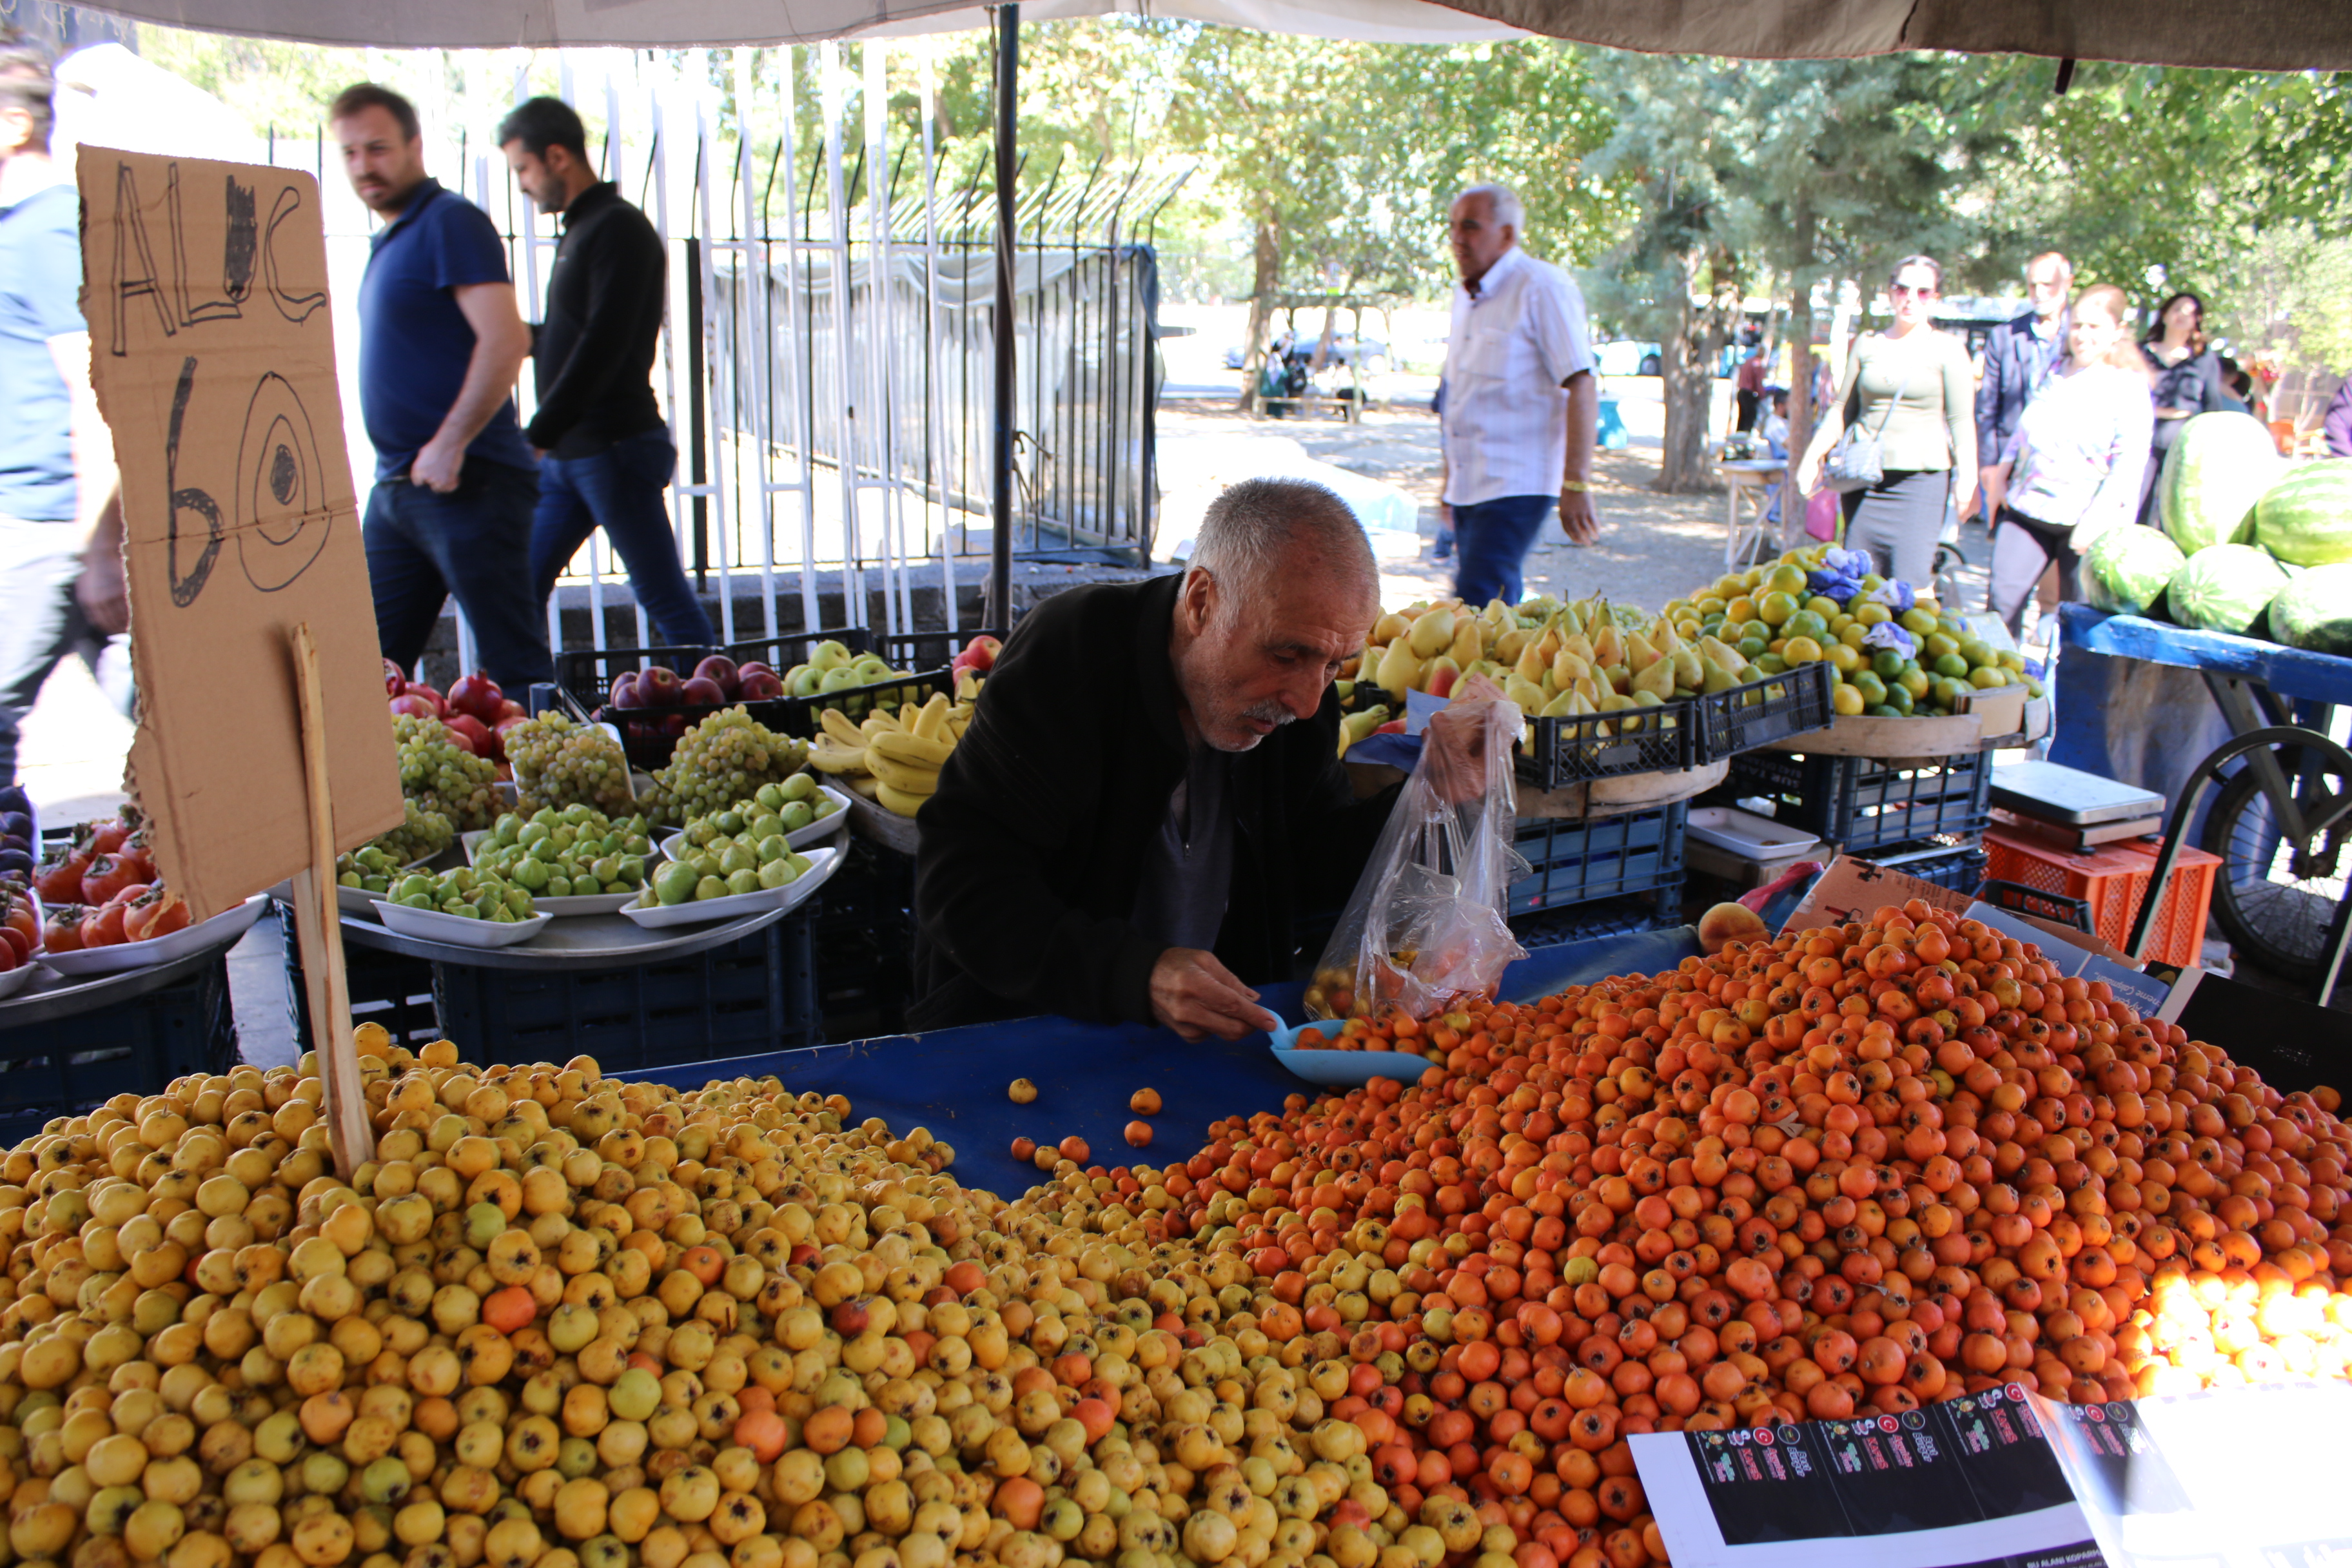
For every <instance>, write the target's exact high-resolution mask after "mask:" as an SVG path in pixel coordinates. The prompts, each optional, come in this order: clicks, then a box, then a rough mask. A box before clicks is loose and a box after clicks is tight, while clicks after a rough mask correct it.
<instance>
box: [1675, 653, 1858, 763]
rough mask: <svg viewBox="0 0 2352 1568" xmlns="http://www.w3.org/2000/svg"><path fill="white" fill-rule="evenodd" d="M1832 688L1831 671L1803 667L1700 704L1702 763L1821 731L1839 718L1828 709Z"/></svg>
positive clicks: (1709, 697)
mask: <svg viewBox="0 0 2352 1568" xmlns="http://www.w3.org/2000/svg"><path fill="white" fill-rule="evenodd" d="M1834 684H1835V680H1834V679H1833V672H1832V670H1831V668H1830V667H1829V666H1828V665H1826V664H1820V663H1815V664H1801V665H1799V666H1797V667H1796V668H1794V669H1790V670H1787V671H1785V672H1783V673H1781V674H1780V675H1774V676H1769V677H1767V678H1766V679H1762V680H1752V681H1749V682H1748V684H1747V685H1745V686H1735V687H1732V688H1730V689H1727V690H1723V691H1717V692H1710V693H1708V694H1707V695H1706V696H1704V697H1700V698H1697V699H1696V702H1697V704H1698V710H1699V719H1700V724H1699V734H1698V760H1699V761H1700V762H1702V763H1719V762H1721V761H1723V760H1724V759H1725V758H1726V757H1733V756H1738V754H1739V753H1740V752H1751V751H1754V750H1755V749H1756V748H1757V747H1759V746H1769V745H1771V744H1772V743H1773V742H1777V741H1785V740H1787V739H1789V737H1790V736H1792V735H1801V734H1804V733H1805V732H1807V731H1811V730H1819V729H1822V727H1824V726H1825V725H1827V724H1828V723H1829V722H1830V721H1831V720H1832V718H1833V717H1834V716H1835V715H1834V713H1833V711H1832V709H1831V707H1830V689H1831V688H1832V686H1833V685H1834Z"/></svg>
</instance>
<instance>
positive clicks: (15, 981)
mask: <svg viewBox="0 0 2352 1568" xmlns="http://www.w3.org/2000/svg"><path fill="white" fill-rule="evenodd" d="M39 957H40V955H39V954H38V953H36V954H35V955H34V956H33V957H32V958H28V959H26V960H25V962H24V963H20V964H18V965H17V966H16V968H14V969H12V970H10V971H8V973H5V974H0V996H14V995H15V994H16V993H17V992H19V991H22V990H23V989H24V988H25V987H26V986H27V985H30V984H32V983H33V975H34V974H35V973H36V970H35V969H34V964H35V963H37V961H38V959H39Z"/></svg>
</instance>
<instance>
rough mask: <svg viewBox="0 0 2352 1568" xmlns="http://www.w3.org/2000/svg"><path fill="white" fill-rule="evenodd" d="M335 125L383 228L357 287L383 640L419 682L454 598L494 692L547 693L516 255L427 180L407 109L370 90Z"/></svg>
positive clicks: (350, 97)
mask: <svg viewBox="0 0 2352 1568" xmlns="http://www.w3.org/2000/svg"><path fill="white" fill-rule="evenodd" d="M327 119H328V121H329V123H330V125H331V127H332V130H333V133H334V138H335V143H336V145H337V146H338V147H340V148H341V151H342V155H343V172H344V174H348V175H349V176H350V177H351V182H352V189H353V190H354V191H356V192H358V193H359V198H360V200H361V201H362V202H365V203H366V204H367V205H368V206H369V207H370V208H371V209H372V210H373V211H374V212H375V214H376V215H377V216H380V217H382V218H383V220H384V227H383V230H382V231H381V232H379V233H378V234H377V235H376V237H375V238H374V240H373V249H372V250H371V252H370V254H369V256H368V265H367V272H366V275H365V276H364V277H363V278H362V279H361V282H360V411H361V414H362V417H363V418H364V419H365V420H366V422H367V433H368V439H369V440H370V441H372V442H373V443H374V444H375V454H376V462H375V486H374V488H373V489H371V490H370V491H369V492H368V503H367V519H366V522H365V525H364V532H365V536H366V540H367V558H368V578H369V581H370V583H371V584H373V588H374V591H375V624H376V639H377V642H378V644H379V646H380V647H382V648H383V656H384V657H385V658H388V659H391V660H392V661H393V662H394V663H395V664H397V665H399V666H400V667H401V668H403V669H414V668H415V665H416V660H417V658H419V657H420V656H421V655H422V654H423V653H424V652H425V639H426V638H427V637H430V636H432V633H433V625H434V623H435V622H436V620H438V619H439V618H440V615H441V605H442V601H443V600H444V599H445V598H446V597H448V596H450V595H456V597H457V605H458V607H459V608H460V609H462V610H463V611H464V612H465V615H466V623H467V626H470V627H472V628H473V633H474V643H475V647H476V648H477V650H478V652H479V654H480V656H481V663H482V667H483V668H486V669H488V671H489V673H490V679H493V680H495V681H497V682H498V683H499V685H500V686H502V687H505V688H507V689H509V690H520V689H521V688H523V687H525V686H528V685H529V684H530V683H531V682H532V681H537V680H552V679H554V678H555V666H554V661H553V660H552V659H551V658H550V657H549V655H548V650H547V628H546V627H545V626H542V625H541V624H540V622H539V619H538V616H537V615H536V614H535V611H536V609H537V607H538V606H537V600H536V596H535V595H533V594H532V592H531V576H530V520H531V513H532V511H533V510H534V509H535V508H536V506H537V505H538V501H539V475H538V465H537V459H536V458H534V457H533V456H532V454H531V450H530V445H529V444H528V443H527V442H525V441H524V439H523V436H522V429H521V427H520V426H519V425H517V424H516V422H515V407H514V397H513V392H514V383H515V374H516V372H517V371H519V370H520V369H521V367H522V362H523V358H524V356H525V355H526V354H528V353H530V331H529V329H527V328H526V327H525V326H524V325H523V324H522V317H521V316H520V314H519V313H518V312H517V311H516V310H515V294H514V285H513V283H512V282H511V281H509V278H508V274H507V256H506V247H505V245H504V243H503V242H502V241H501V240H500V239H499V232H498V230H497V229H496V228H494V227H493V226H491V224H490V220H489V218H488V216H485V215H484V214H483V213H482V211H481V209H480V208H478V207H477V206H475V205H472V204H471V203H469V202H467V201H466V200H465V199H464V198H463V197H460V196H457V195H453V194H451V193H450V192H448V191H446V190H444V189H443V188H442V186H441V184H440V183H439V182H438V181H436V180H433V179H430V178H427V177H426V175H425V148H424V142H423V141H422V139H421V138H420V137H419V136H418V134H417V124H416V110H415V107H414V106H413V105H412V104H410V103H409V101H408V100H406V99H404V98H403V97H401V96H400V94H398V93H396V92H394V91H393V90H392V89H389V88H384V87H379V86H377V85H376V84H375V83H373V82H362V83H361V84H360V85H359V86H357V87H353V88H348V89H345V90H344V91H343V92H342V93H341V95H340V96H338V97H337V98H336V100H335V101H334V103H333V104H332V105H331V107H330V108H329V110H328V111H327Z"/></svg>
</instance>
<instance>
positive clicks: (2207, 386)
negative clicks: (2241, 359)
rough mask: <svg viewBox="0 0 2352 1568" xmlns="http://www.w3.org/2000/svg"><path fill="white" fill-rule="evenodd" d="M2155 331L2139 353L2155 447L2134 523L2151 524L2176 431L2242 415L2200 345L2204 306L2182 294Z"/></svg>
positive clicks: (2213, 356)
mask: <svg viewBox="0 0 2352 1568" xmlns="http://www.w3.org/2000/svg"><path fill="white" fill-rule="evenodd" d="M2156 322H2157V325H2156V330H2155V331H2152V332H2150V333H2149V334H2148V335H2147V339H2146V341H2144V342H2141V344H2140V346H2139V348H2140V353H2142V354H2143V355H2145V356H2146V357H2147V364H2148V369H2149V370H2150V371H2151V372H2153V373H2154V374H2155V376H2156V385H2155V387H2154V389H2153V395H2154V396H2155V398H2156V441H2155V443H2154V445H2153V447H2151V448H2150V456H2149V458H2148V463H2147V474H2146V476H2145V477H2143V478H2142V479H2141V481H2140V497H2139V520H2140V521H2142V522H2147V523H2153V522H2154V521H2156V516H2155V512H2156V481H2157V477H2158V474H2159V473H2160V472H2161V471H2162V469H2163V468H2164V455H2165V454H2166V453H2167V452H2169V451H2171V450H2172V444H2173V443H2174V442H2175V441H2178V440H2179V439H2180V427H2181V426H2183V425H2185V424H2187V423H2188V422H2189V420H2191V419H2193V418H2195V417H2196V416H2198V415H2200V414H2216V413H2221V412H2223V411H2225V410H2235V411H2237V412H2239V413H2243V412H2245V407H2246V405H2244V404H2242V403H2241V402H2239V401H2238V400H2237V399H2236V398H2234V397H2232V396H2231V395H2230V389H2229V387H2228V386H2226V385H2225V384H2223V383H2222V380H2221V354H2220V353H2216V352H2215V351H2214V349H2213V348H2212V346H2211V345H2210V344H2209V343H2207V342H2206V341H2205V301H2204V300H2200V299H2199V298H2198V297H2197V296H2196V295H2194V294H2191V293H2189V292H2187V291H2186V290H2183V291H2182V292H2180V293H2178V294H2175V295H2173V296H2172V297H2171V298H2170V299H2168V300H2166V301H2165V302H2164V307H2163V309H2161V310H2158V311H2157V313H2156Z"/></svg>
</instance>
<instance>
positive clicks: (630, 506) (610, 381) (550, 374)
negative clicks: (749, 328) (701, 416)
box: [499, 98, 715, 647]
mask: <svg viewBox="0 0 2352 1568" xmlns="http://www.w3.org/2000/svg"><path fill="white" fill-rule="evenodd" d="M499 146H500V147H501V148H502V149H503V150H504V151H505V153H506V156H507V166H508V167H509V168H510V169H512V170H513V171H514V176H515V183H516V184H519V185H520V186H521V187H522V191H523V195H527V196H529V197H530V199H531V200H532V201H534V202H536V203H538V204H539V210H540V211H541V212H543V213H560V214H562V217H563V237H562V239H561V240H560V241H558V242H557V244H556V247H555V262H554V265H553V266H552V268H551V269H550V270H549V272H548V280H547V314H546V319H545V320H544V321H541V323H540V324H539V326H538V327H537V328H536V329H534V330H533V331H532V334H531V365H532V373H533V376H534V379H535V380H536V382H537V384H538V387H539V407H538V410H537V411H536V412H535V413H534V414H532V416H531V419H530V424H529V425H528V426H525V427H524V429H523V437H524V439H526V440H528V441H529V442H530V445H531V448H532V449H533V450H534V451H536V452H538V453H539V454H540V465H539V510H538V512H537V514H536V515H535V516H534V517H533V519H532V521H531V531H530V580H531V586H532V588H533V589H534V590H535V591H536V592H537V594H538V595H539V605H540V615H541V619H544V618H545V616H546V612H547V600H548V596H549V595H551V594H552V593H553V592H554V591H555V579H556V575H557V574H559V573H561V572H562V570H563V568H564V566H565V565H566V563H569V562H570V561H571V559H572V554H573V552H576V551H578V550H579V548H580V546H581V545H582V544H583V543H584V542H586V541H587V538H588V536H589V535H590V534H592V533H593V532H595V531H597V530H598V529H600V528H601V529H603V530H604V537H605V538H606V539H608V540H610V541H612V543H613V548H614V550H615V551H616V552H619V554H620V557H621V560H622V563H624V564H625V565H626V566H627V567H628V569H629V585H630V587H631V588H632V589H633V590H634V591H635V594H636V596H637V602H638V603H639V604H641V605H644V606H645V608H646V616H647V617H648V618H649V619H650V620H651V621H652V622H653V628H654V633H655V635H656V637H659V638H660V639H661V641H662V642H663V643H664V644H666V645H667V646H669V647H709V646H711V644H712V643H713V641H714V640H715V638H714V636H713V634H712V632H711V629H710V617H709V616H708V615H706V614H705V613H704V612H703V608H702V602H701V601H700V600H699V599H698V598H696V597H695V594H694V589H693V588H692V587H691V586H690V585H689V584H688V582H687V580H686V573H685V571H684V570H683V569H682V568H681V567H680V566H679V564H678V558H677V531H676V530H675V529H673V528H672V526H671V524H670V515H669V506H668V504H667V494H668V490H669V482H670V479H671V477H672V476H673V475H674V474H675V473H676V472H677V447H676V445H674V444H673V443H672V442H671V440H670V433H669V426H668V424H667V422H666V421H664V420H663V418H662V415H661V408H660V406H659V405H657V404H656V403H655V402H654V389H653V382H652V375H653V364H654V347H655V342H656V339H658V338H659V337H660V335H661V326H662V298H663V289H664V288H665V286H666V282H667V275H668V263H669V258H668V257H667V254H665V252H664V250H663V248H662V240H661V236H660V235H658V234H656V232H655V231H654V226H653V225H652V224H650V223H648V222H646V215H645V214H643V213H641V212H639V211H638V210H637V209H636V208H635V207H633V206H631V205H629V204H628V203H627V202H625V201H623V200H622V199H621V192H620V187H619V186H617V185H615V184H613V183H612V182H610V181H608V180H599V179H598V178H597V177H596V171H595V168H594V166H593V164H591V163H589V162H588V132H587V129H586V128H585V127H584V126H583V125H582V124H581V123H580V116H579V115H578V114H576V113H574V112H572V106H571V105H570V104H567V103H565V102H564V101H563V100H562V99H556V98H534V99H531V100H529V101H528V102H525V103H521V104H518V105H517V106H516V107H515V109H514V110H513V111H512V112H510V113H509V114H508V116H507V117H506V119H505V120H503V121H499Z"/></svg>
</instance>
